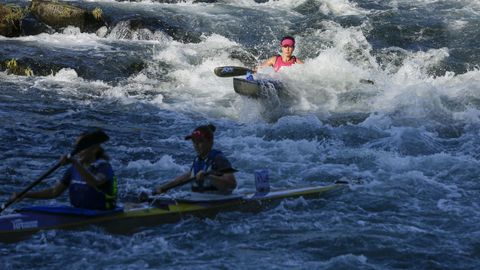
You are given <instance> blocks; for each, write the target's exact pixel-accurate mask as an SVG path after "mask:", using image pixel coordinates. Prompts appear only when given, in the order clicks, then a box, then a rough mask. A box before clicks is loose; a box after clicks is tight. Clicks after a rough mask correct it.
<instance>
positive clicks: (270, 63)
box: [254, 56, 277, 72]
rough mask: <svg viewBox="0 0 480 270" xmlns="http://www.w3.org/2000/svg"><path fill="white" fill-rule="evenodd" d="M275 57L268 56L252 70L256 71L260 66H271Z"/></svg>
mask: <svg viewBox="0 0 480 270" xmlns="http://www.w3.org/2000/svg"><path fill="white" fill-rule="evenodd" d="M276 59H277V57H276V56H272V57H270V58H268V59H267V60H266V61H265V62H263V63H261V64H260V65H258V66H257V67H256V68H255V69H254V71H255V72H256V71H258V70H259V69H260V68H266V67H273V66H274V65H275V60H276Z"/></svg>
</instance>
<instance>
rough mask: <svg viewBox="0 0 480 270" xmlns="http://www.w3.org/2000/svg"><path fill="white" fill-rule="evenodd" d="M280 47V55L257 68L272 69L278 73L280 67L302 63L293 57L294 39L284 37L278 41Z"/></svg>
mask: <svg viewBox="0 0 480 270" xmlns="http://www.w3.org/2000/svg"><path fill="white" fill-rule="evenodd" d="M280 47H281V51H282V53H281V54H280V55H275V56H272V57H270V58H268V59H267V60H266V61H265V62H263V63H262V64H260V65H259V66H258V68H257V70H258V69H260V68H265V67H273V69H274V70H275V71H276V72H278V71H279V70H280V68H282V67H289V66H291V65H293V64H303V61H302V60H300V59H298V58H297V57H296V56H294V55H293V51H294V50H295V38H293V37H291V36H285V37H283V38H282V39H281V40H280Z"/></svg>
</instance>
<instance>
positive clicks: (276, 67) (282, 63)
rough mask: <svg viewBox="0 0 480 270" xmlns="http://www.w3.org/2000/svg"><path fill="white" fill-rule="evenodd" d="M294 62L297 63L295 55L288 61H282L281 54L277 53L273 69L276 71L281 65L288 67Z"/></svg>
mask: <svg viewBox="0 0 480 270" xmlns="http://www.w3.org/2000/svg"><path fill="white" fill-rule="evenodd" d="M295 63H297V58H296V57H295V56H292V58H290V61H288V62H284V61H283V59H282V56H280V55H277V58H276V59H275V64H274V65H273V69H274V70H275V72H278V71H279V70H280V68H281V67H289V66H291V65H293V64H295Z"/></svg>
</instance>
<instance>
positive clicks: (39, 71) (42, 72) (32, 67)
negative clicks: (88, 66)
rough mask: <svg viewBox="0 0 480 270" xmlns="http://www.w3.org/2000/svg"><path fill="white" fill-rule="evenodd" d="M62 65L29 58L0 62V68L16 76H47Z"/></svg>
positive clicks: (55, 71) (54, 72)
mask: <svg viewBox="0 0 480 270" xmlns="http://www.w3.org/2000/svg"><path fill="white" fill-rule="evenodd" d="M62 68H64V67H61V66H58V65H55V64H45V63H40V62H38V61H36V60H34V59H31V58H23V59H9V60H3V61H1V62H0V70H2V71H3V70H6V71H7V74H13V75H18V76H48V75H51V74H56V73H57V72H58V71H59V70H60V69H62Z"/></svg>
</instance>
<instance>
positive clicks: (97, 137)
mask: <svg viewBox="0 0 480 270" xmlns="http://www.w3.org/2000/svg"><path fill="white" fill-rule="evenodd" d="M109 139H110V137H108V135H107V134H106V133H105V132H104V131H103V130H101V129H97V130H95V131H92V132H89V133H87V134H85V135H84V136H83V137H82V138H81V139H80V141H79V142H78V143H77V144H76V145H75V148H74V149H73V151H72V152H71V153H70V155H71V156H74V155H75V154H78V153H79V152H81V151H83V150H85V149H87V148H89V147H91V146H94V145H96V144H101V143H104V142H106V141H108V140H109Z"/></svg>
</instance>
